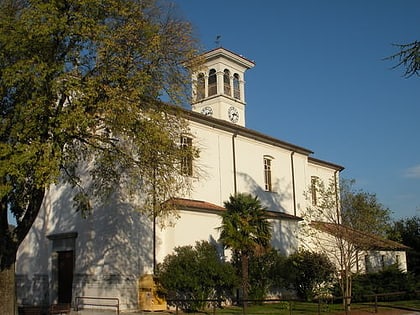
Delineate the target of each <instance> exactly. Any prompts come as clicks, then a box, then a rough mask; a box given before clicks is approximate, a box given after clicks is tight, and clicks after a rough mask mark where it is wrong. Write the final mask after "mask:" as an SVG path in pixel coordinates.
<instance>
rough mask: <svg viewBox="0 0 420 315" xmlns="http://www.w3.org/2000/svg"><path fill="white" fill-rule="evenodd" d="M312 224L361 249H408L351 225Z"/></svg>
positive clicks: (315, 222)
mask: <svg viewBox="0 0 420 315" xmlns="http://www.w3.org/2000/svg"><path fill="white" fill-rule="evenodd" d="M310 226H312V227H314V228H315V229H317V230H319V231H322V232H326V233H328V234H330V235H333V236H335V237H341V238H343V239H344V240H345V241H347V242H349V243H351V244H353V245H355V246H356V247H358V248H359V249H361V250H407V249H409V247H408V246H405V245H403V244H400V243H397V242H394V241H391V240H388V239H385V238H383V237H380V236H378V235H374V234H371V233H367V232H363V231H359V230H355V229H353V228H351V227H348V226H345V225H342V224H337V223H331V222H321V221H313V222H311V224H310Z"/></svg>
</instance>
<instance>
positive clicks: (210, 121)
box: [184, 109, 344, 171]
mask: <svg viewBox="0 0 420 315" xmlns="http://www.w3.org/2000/svg"><path fill="white" fill-rule="evenodd" d="M184 113H185V118H186V119H189V120H191V121H194V122H197V123H200V124H203V125H207V126H210V127H213V128H218V129H220V130H224V131H227V132H231V133H232V134H235V135H237V136H238V135H239V136H243V137H246V138H251V139H255V140H257V141H261V142H263V143H267V144H271V145H274V146H278V147H281V148H284V149H287V150H290V151H293V152H297V153H300V154H303V155H307V156H309V155H311V154H313V153H314V152H313V151H311V150H309V149H307V148H304V147H301V146H298V145H295V144H292V143H290V142H286V141H283V140H280V139H277V138H274V137H272V136H269V135H266V134H263V133H261V132H258V131H255V130H252V129H249V128H246V127H242V126H239V125H235V124H232V123H230V122H228V121H225V120H223V119H217V118H214V117H210V116H206V115H203V114H201V113H198V112H194V111H191V110H187V109H184ZM308 161H309V162H311V163H314V164H317V165H324V166H327V167H331V168H333V169H336V170H338V171H342V170H344V167H343V166H341V165H338V164H334V163H331V162H327V161H323V160H319V159H316V158H313V157H309V159H308Z"/></svg>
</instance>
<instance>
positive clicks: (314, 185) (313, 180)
mask: <svg viewBox="0 0 420 315" xmlns="http://www.w3.org/2000/svg"><path fill="white" fill-rule="evenodd" d="M318 181H319V178H318V177H317V176H311V199H312V205H313V206H316V205H317V204H318V200H317V190H318V188H317V186H318Z"/></svg>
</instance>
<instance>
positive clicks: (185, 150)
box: [180, 136, 193, 176]
mask: <svg viewBox="0 0 420 315" xmlns="http://www.w3.org/2000/svg"><path fill="white" fill-rule="evenodd" d="M180 147H181V152H182V155H181V172H182V174H184V175H186V176H192V174H193V156H192V138H189V137H185V136H182V137H181V145H180Z"/></svg>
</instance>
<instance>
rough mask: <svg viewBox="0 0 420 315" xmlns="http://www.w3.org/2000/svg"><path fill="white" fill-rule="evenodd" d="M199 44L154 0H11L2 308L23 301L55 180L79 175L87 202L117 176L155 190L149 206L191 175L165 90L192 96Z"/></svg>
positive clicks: (0, 90)
mask: <svg viewBox="0 0 420 315" xmlns="http://www.w3.org/2000/svg"><path fill="white" fill-rule="evenodd" d="M196 53H197V49H196V41H195V40H193V37H192V36H191V28H190V25H189V23H187V22H185V21H183V20H182V19H178V18H177V17H176V15H175V14H174V12H172V10H171V7H170V6H164V5H163V4H160V5H158V4H157V3H155V1H154V0H137V1H136V0H82V1H79V0H78V1H75V0H55V1H42V0H33V1H31V0H4V1H1V2H0V104H1V115H2V117H1V126H0V139H1V142H0V199H1V203H0V284H1V285H0V313H1V314H12V313H13V301H14V296H13V295H14V292H15V290H14V287H13V285H14V272H13V265H14V262H15V259H16V252H17V250H18V247H19V245H20V244H21V242H22V241H23V239H24V238H25V236H26V234H27V233H28V231H29V229H30V228H31V226H32V223H33V222H34V220H35V218H36V217H37V214H38V211H39V209H40V207H41V204H42V202H43V199H44V196H45V192H46V189H47V188H48V187H49V186H50V185H51V184H52V183H56V182H57V181H61V182H67V183H69V184H70V185H72V186H73V188H74V189H75V196H76V197H75V200H74V201H75V207H76V208H77V209H78V210H80V211H82V212H85V211H89V210H90V208H91V205H92V198H95V197H100V198H103V197H106V196H108V195H109V194H110V193H113V192H114V191H115V188H116V187H121V186H124V187H123V188H124V189H122V190H124V192H126V193H127V194H129V193H139V192H142V191H145V190H146V193H147V192H149V193H148V196H152V197H151V198H148V199H147V198H146V203H147V204H148V205H150V206H146V207H142V209H145V211H147V214H149V215H150V216H154V215H159V216H161V215H164V213H163V212H164V211H163V209H161V208H159V205H160V204H161V203H160V200H153V201H151V202H150V199H154V198H153V196H157V195H158V194H159V196H163V197H165V198H169V197H171V194H173V193H174V194H176V193H177V192H178V191H179V189H183V188H184V187H186V186H185V185H184V184H185V182H184V181H183V177H182V176H178V175H181V173H182V169H181V168H180V163H179V162H180V160H182V158H183V157H182V156H183V155H185V154H187V155H188V156H191V152H187V151H186V150H178V149H177V148H178V147H177V146H176V142H177V141H178V139H179V136H180V135H181V134H182V133H183V132H186V131H187V125H186V123H185V121H184V120H183V119H182V118H181V117H180V111H179V110H177V108H176V107H173V106H167V105H165V106H164V105H162V103H160V102H159V101H158V100H159V99H160V97H161V96H162V95H166V96H169V97H170V99H171V100H172V101H173V103H175V104H180V103H181V102H182V101H184V100H185V97H184V96H185V95H188V94H187V91H186V87H187V86H188V82H189V78H190V75H189V72H188V71H187V70H186V67H185V65H186V61H188V60H197V59H196V58H195V59H194V57H195V56H196ZM189 65H190V64H189ZM190 66H192V65H190ZM187 68H188V67H187ZM190 69H191V68H190ZM184 157H185V156H184ZM151 160H155V161H158V162H159V166H157V167H154V168H153V169H152V171H151V168H150V161H151ZM86 161H91V162H90V163H89V168H80V167H79V166H80V165H81V164H83V163H85V162H86ZM82 177H83V178H86V177H88V178H89V180H88V181H87V182H89V183H90V185H89V186H88V187H87V186H84V185H83V182H82V181H81V179H82ZM122 183H123V184H122ZM174 187H175V188H174ZM156 192H158V194H157V193H156ZM147 201H149V202H147ZM10 216H12V217H14V221H15V222H14V223H15V225H16V226H15V227H10V222H9V218H10Z"/></svg>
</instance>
